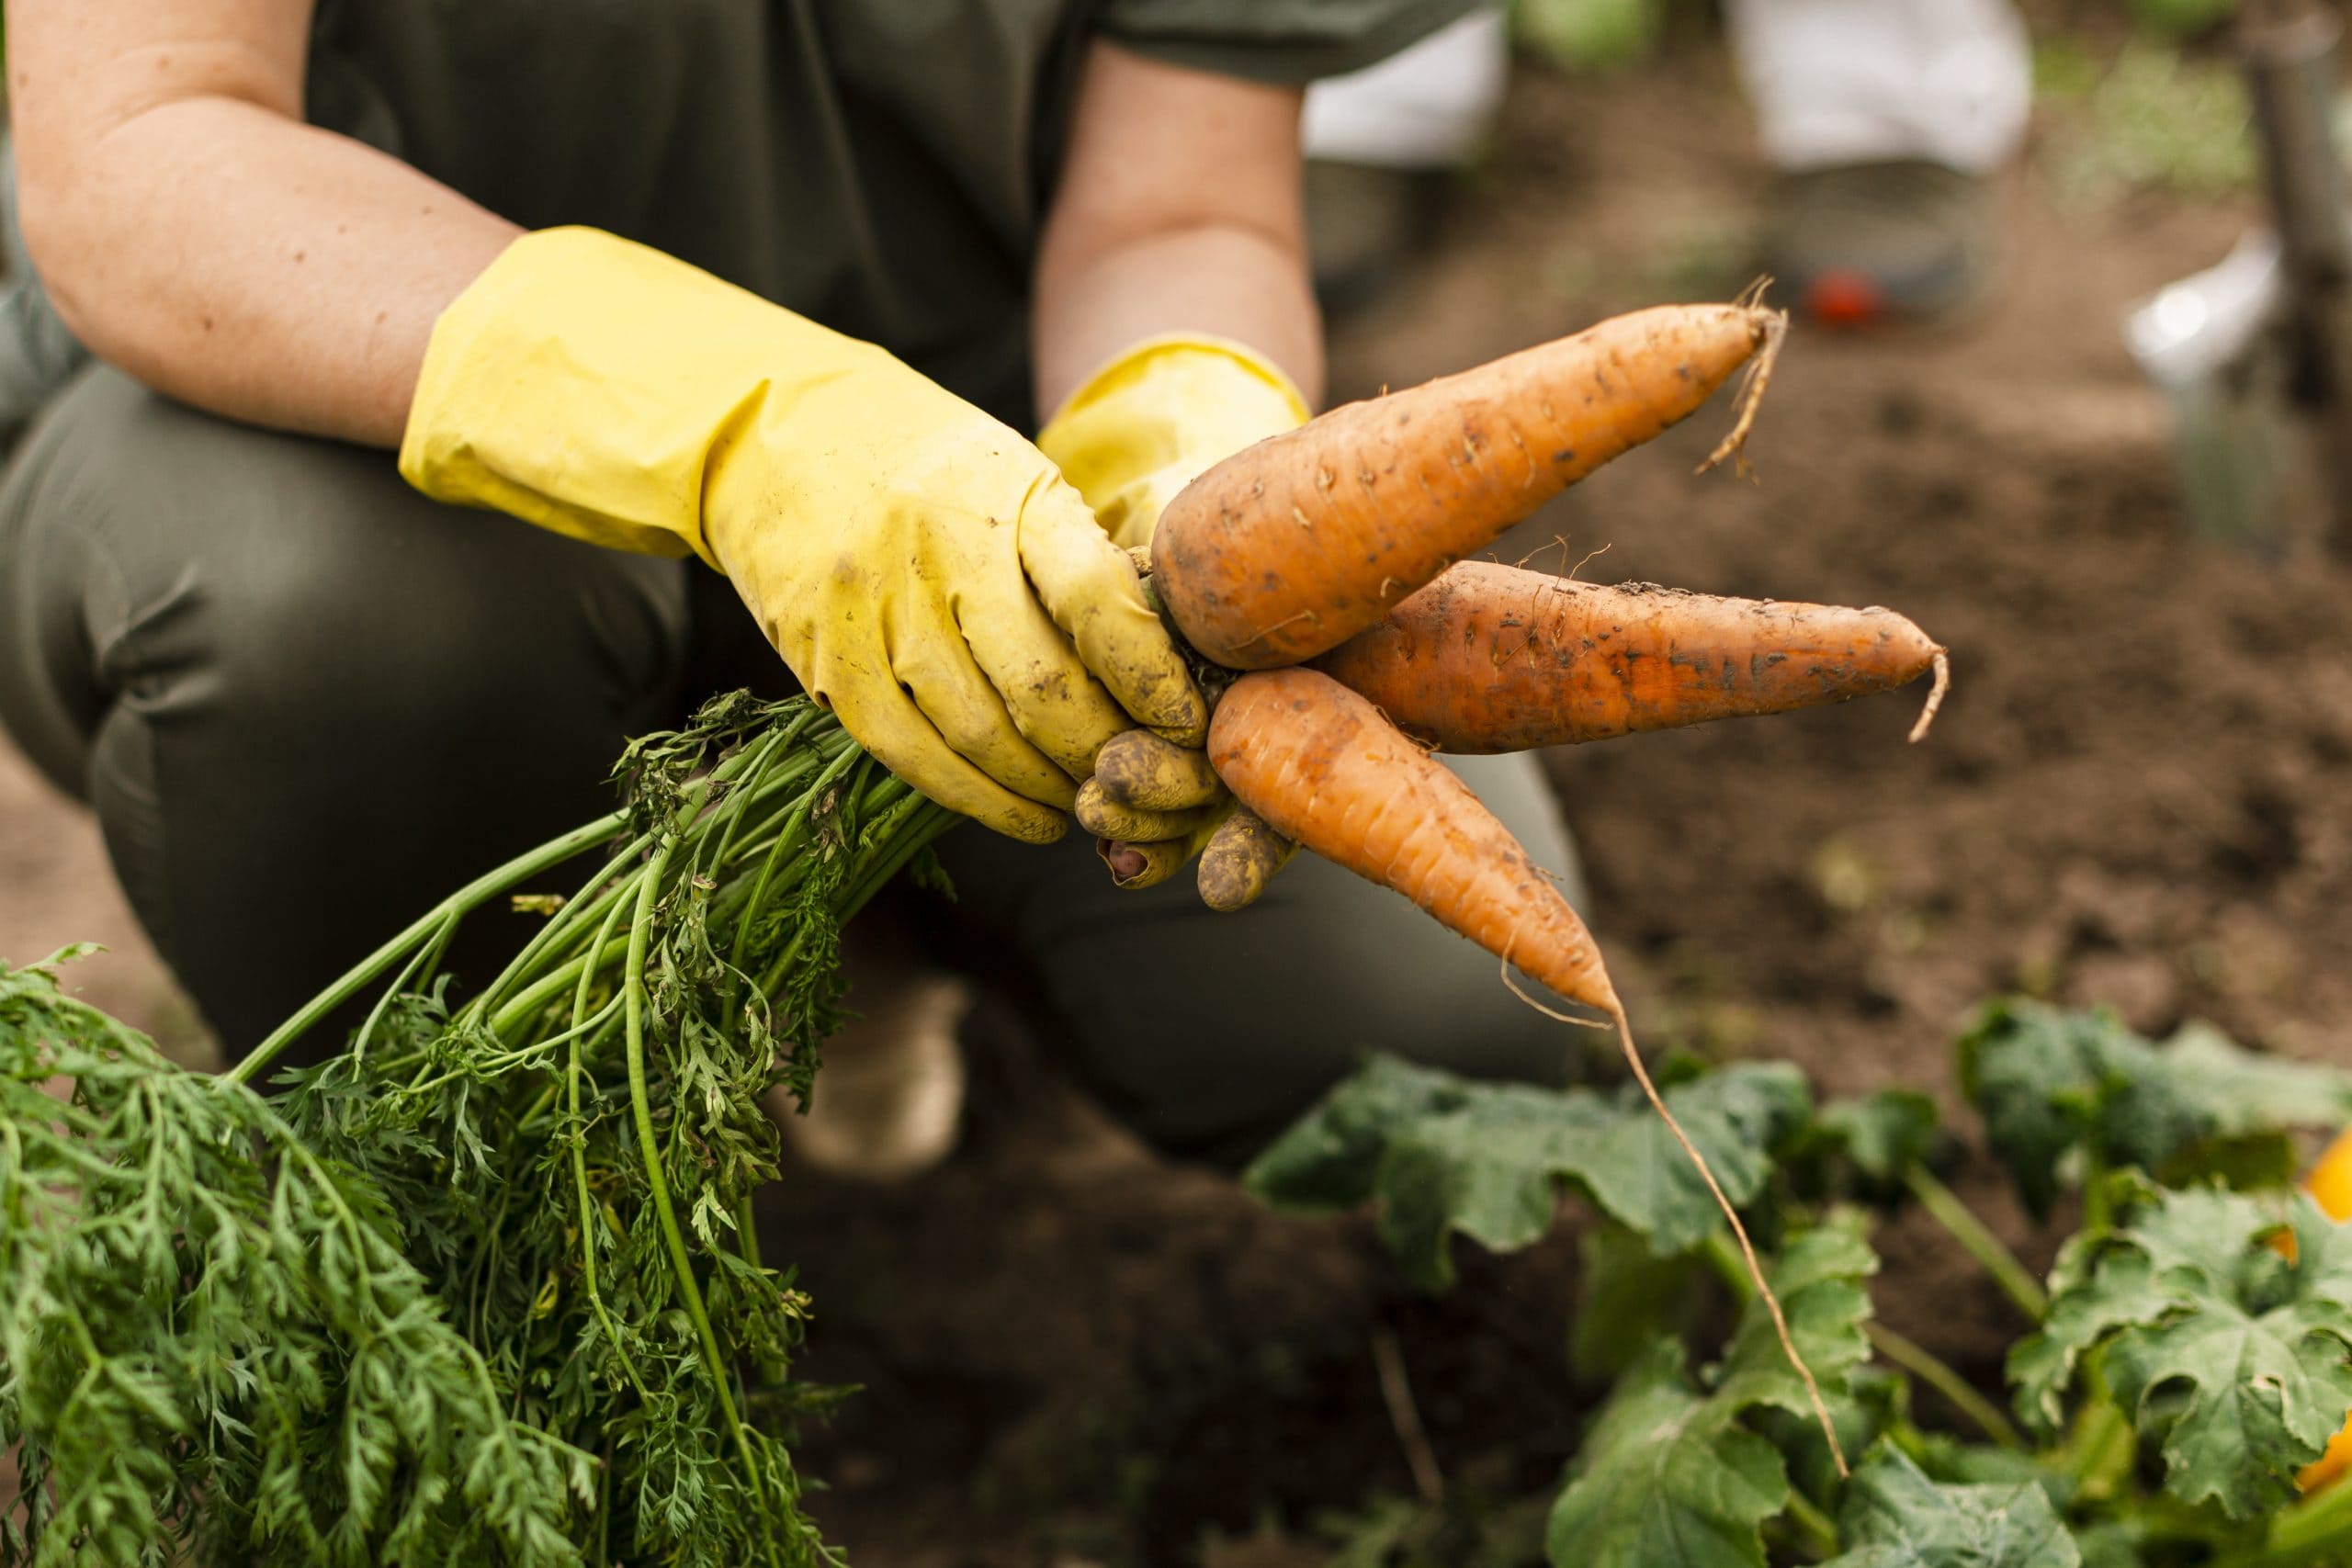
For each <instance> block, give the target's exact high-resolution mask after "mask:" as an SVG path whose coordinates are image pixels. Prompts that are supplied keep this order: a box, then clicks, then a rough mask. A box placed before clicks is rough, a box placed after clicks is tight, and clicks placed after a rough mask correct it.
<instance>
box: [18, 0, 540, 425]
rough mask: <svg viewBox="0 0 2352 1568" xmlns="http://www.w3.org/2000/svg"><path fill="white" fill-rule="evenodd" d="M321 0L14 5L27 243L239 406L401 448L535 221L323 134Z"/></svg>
mask: <svg viewBox="0 0 2352 1568" xmlns="http://www.w3.org/2000/svg"><path fill="white" fill-rule="evenodd" d="M311 4H312V0H108V3H107V4H106V5H103V6H92V5H88V4H86V3H85V0H7V29H8V93H9V110H10V119H11V121H12V125H13V130H14V132H15V140H16V152H17V188H18V197H19V199H20V201H21V203H22V209H23V218H24V224H25V239H26V243H27V244H28V246H29V248H30V249H31V251H32V254H33V260H34V263H35V265H38V266H39V267H40V273H41V277H42V281H43V282H44V283H45V284H47V286H48V288H49V291H50V294H51V298H52V299H55V301H56V302H57V305H58V308H59V310H60V312H61V313H62V315H63V316H64V318H65V321H66V324H67V325H68V326H70V327H72V328H73V329H74V333H75V334H76V335H77V336H79V337H80V338H81V339H82V341H83V342H84V343H85V344H88V345H89V346H90V347H91V348H92V349H93V350H95V351H96V353H97V354H99V355H102V356H103V357H105V358H107V359H109V360H111V361H113V362H114V363H116V364H117V365H119V366H121V367H123V368H124V369H126V370H128V371H130V373H131V374H132V375H134V376H137V377H138V378H141V380H143V381H146V382H148V383H149V384H150V385H152V386H154V387H157V388H159V389H162V390H164V391H166V392H170V393H172V394H173V395H175V396H176V397H179V398H181V399H183V400H187V401H188V402H192V403H195V404H198V405H199V406H201V407H204V408H208V409H211V410H214V411H215V412H220V413H225V414H229V415H232V416H233V417H236V418H241V419H246V420H251V421H253V422H254V423H263V424H271V425H277V426H280V427H282V428H286V429H290V430H300V431H307V432H314V433H317V434H329V435H339V436H344V437H346V438H349V439H352V440H356V441H364V442H369V443H373V444H376V445H379V446H390V445H393V444H395V443H397V442H398V440H399V439H400V434H401V425H402V423H403V422H404V419H405V416H406V413H407V410H408V401H409V396H410V393H411V391H412V390H413V388H414V385H415V381H416V371H417V367H418V365H419V363H420V362H421V360H422V359H423V356H424V344H425V341H426V339H427V338H428V337H429V336H430V335H431V333H432V329H433V323H434V321H435V319H436V318H437V317H438V316H439V315H440V313H441V310H442V309H443V307H445V306H446V305H447V304H448V302H449V301H450V300H451V299H454V298H456V297H457V295H458V293H459V292H460V291H461V290H462V289H463V288H465V286H466V285H467V284H468V283H469V282H470V281H471V280H472V279H473V277H474V276H476V275H477V274H479V273H480V272H481V269H482V268H483V267H484V266H487V265H489V264H490V262H491V260H492V258H493V257H495V256H496V255H497V254H498V253H499V252H500V251H501V250H503V248H504V247H505V246H506V244H507V243H508V242H509V241H510V240H512V239H513V238H514V236H515V233H516V232H517V231H516V230H515V228H514V227H513V226H512V225H511V224H508V223H506V222H504V221H503V220H500V219H498V218H496V217H493V216H492V214H490V213H488V212H485V211H483V210H482V209H481V208H479V207H476V206H475V205H473V204H472V203H471V202H469V201H468V200H466V199H465V198H464V197H460V196H458V195H457V194H456V193H455V192H454V191H451V190H449V189H448V188H447V186H442V185H440V184H438V183H437V182H435V181H434V180H431V179H428V178H426V177H425V176H424V175H422V174H420V173H418V172H417V171H416V170H414V169H413V168H411V167H409V166H408V165H407V164H402V163H400V162H399V161H397V160H396V159H393V158H390V157H387V156H385V155H384V154H383V153H380V152H375V151H373V150H372V149H370V148H368V147H365V146H362V145H361V144H360V143H358V142H356V141H350V140H348V139H346V138H344V137H340V136H336V135H334V134H332V133H330V132H327V131H323V130H317V129H315V128H313V127H311V126H309V125H306V124H304V123H303V120H302V84H303V74H304V70H305V66H306V62H307V59H308V55H309V38H310V23H311Z"/></svg>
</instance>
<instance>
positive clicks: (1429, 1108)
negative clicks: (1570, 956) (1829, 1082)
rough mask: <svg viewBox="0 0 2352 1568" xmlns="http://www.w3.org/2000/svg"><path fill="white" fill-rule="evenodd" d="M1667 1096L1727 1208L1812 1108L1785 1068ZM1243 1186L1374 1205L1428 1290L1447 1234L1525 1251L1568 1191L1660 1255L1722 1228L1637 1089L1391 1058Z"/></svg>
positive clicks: (1742, 1072)
mask: <svg viewBox="0 0 2352 1568" xmlns="http://www.w3.org/2000/svg"><path fill="white" fill-rule="evenodd" d="M1664 1092H1665V1096H1666V1101H1667V1103H1668V1105H1669V1106H1671V1107H1672V1108H1673V1111H1674V1113H1675V1115H1676V1117H1677V1118H1678V1119H1679V1121H1680V1122H1681V1123H1682V1126H1683V1130H1684V1131H1685V1132H1687V1133H1688V1134H1690V1136H1691V1142H1692V1143H1693V1144H1694V1145H1697V1146H1698V1147H1699V1148H1700V1149H1701V1150H1702V1152H1703V1153H1704V1154H1705V1155H1706V1157H1707V1161H1708V1163H1709V1165H1710V1166H1712V1167H1713V1169H1714V1173H1715V1179H1717V1180H1718V1181H1720V1182H1721V1183H1722V1184H1723V1188H1724V1192H1725V1194H1726V1195H1727V1196H1729V1197H1730V1199H1731V1201H1733V1202H1735V1203H1744V1202H1746V1201H1748V1200H1749V1199H1752V1198H1754V1197H1755V1196H1756V1194H1757V1193H1758V1191H1760V1190H1762V1189H1763V1185H1764V1180H1765V1178H1766V1177H1767V1175H1769V1174H1770V1169H1771V1159H1770V1150H1771V1148H1772V1146H1773V1145H1775V1144H1776V1143H1778V1142H1779V1141H1781V1139H1782V1138H1784V1137H1786V1136H1787V1134H1789V1133H1790V1132H1791V1131H1792V1130H1793V1129H1794V1128H1796V1127H1797V1126H1799V1125H1801V1124H1802V1123H1803V1122H1804V1118H1805V1115H1806V1112H1807V1111H1808V1110H1809V1109H1810V1105H1811V1099H1810V1096H1809V1094H1808V1093H1807V1091H1806V1089H1805V1085H1804V1078H1803V1077H1801V1076H1800V1075H1799V1074H1798V1073H1797V1072H1796V1070H1795V1069H1794V1068H1792V1067H1790V1066H1786V1065H1784V1064H1779V1063H1771V1064H1759V1063H1742V1064H1739V1065H1736V1066H1728V1067H1724V1068H1720V1069H1717V1070H1715V1071H1713V1072H1709V1073H1705V1074H1703V1075H1702V1076H1700V1077H1694V1078H1691V1079H1688V1080H1686V1081H1684V1082H1681V1083H1678V1084H1674V1085H1671V1086H1669V1087H1668V1089H1666V1090H1665V1091H1664ZM1244 1179H1245V1180H1246V1181H1247V1182H1248V1184H1249V1185H1250V1189H1251V1190H1253V1191H1255V1192H1257V1193H1258V1194H1259V1195H1260V1196H1261V1197H1262V1198H1264V1199H1265V1200H1267V1201H1269V1202H1272V1203H1275V1204H1278V1205H1282V1206H1286V1207H1295V1208H1316V1209H1330V1208H1345V1207H1349V1206H1351V1205H1353V1204H1356V1203H1360V1202H1363V1201H1366V1200H1372V1201H1377V1203H1378V1204H1379V1206H1380V1210H1381V1228H1382V1232H1383V1234H1384V1235H1385V1236H1386V1238H1387V1240H1388V1243H1389V1245H1390V1247H1392V1248H1393V1249H1394V1250H1395V1252H1396V1253H1397V1258H1399V1259H1400V1260H1401V1261H1402V1262H1403V1264H1404V1266H1405V1269H1406V1271H1407V1273H1408V1274H1409V1275H1410V1276H1411V1277H1412V1278H1413V1279H1414V1280H1416V1281H1418V1282H1419V1283H1420V1284H1422V1285H1424V1286H1426V1287H1428V1288H1430V1289H1432V1290H1437V1289H1442V1288H1443V1287H1444V1286H1446V1285H1448V1284H1450V1283H1452V1281H1453V1264H1452V1261H1451V1259H1450V1258H1448V1257H1447V1255H1446V1247H1447V1241H1448V1238H1449V1237H1450V1236H1451V1235H1453V1233H1455V1232H1457V1231H1458V1232H1460V1233H1461V1234H1463V1235H1467V1236H1469V1237H1470V1238H1471V1239H1473V1240H1475V1241H1476V1242H1478V1243H1479V1244H1480V1245H1482V1246H1484V1247H1488V1248H1490V1249H1492V1250H1495V1251H1498V1252H1507V1251H1510V1250H1512V1249H1514V1248H1518V1247H1526V1246H1528V1245H1529V1244H1530V1243H1532V1242H1533V1241H1535V1240H1536V1239H1537V1238H1538V1237H1540V1236H1542V1235H1544V1232H1545V1231H1546V1230H1547V1229H1549V1228H1550V1226H1551V1223H1552V1215H1553V1211H1554V1208H1555V1204H1556V1202H1557V1201H1558V1196H1559V1190H1560V1189H1561V1187H1562V1186H1563V1185H1566V1184H1574V1185H1576V1186H1577V1187H1579V1188H1581V1189H1582V1190H1584V1191H1585V1192H1587V1193H1588V1194H1589V1195H1590V1196H1591V1198H1592V1199H1593V1201H1595V1202H1596V1203H1598V1204H1599V1205H1600V1207H1601V1209H1602V1210H1604V1211H1605V1212H1606V1213H1609V1214H1610V1215H1611V1217H1612V1218H1614V1219H1616V1220H1617V1221H1619V1222H1620V1223H1622V1224H1624V1225H1625V1226H1627V1227H1628V1228H1629V1229H1631V1230H1634V1231H1635V1232H1637V1233H1639V1234H1640V1235H1643V1236H1645V1237H1646V1238H1647V1240H1648V1243H1649V1246H1650V1248H1651V1250H1652V1251H1653V1252H1655V1253H1657V1254H1658V1255H1659V1256H1668V1255H1672V1254H1675V1253H1679V1252H1682V1251H1685V1250H1687V1249H1688V1248H1690V1247H1692V1246H1693V1245H1695V1244H1696V1243H1697V1242H1699V1241H1700V1240H1702V1238H1703V1237H1705V1236H1706V1235H1707V1234H1708V1233H1709V1232H1710V1231H1711V1230H1713V1228H1714V1226H1715V1225H1716V1224H1719V1223H1721V1222H1720V1218H1719V1215H1718V1213H1717V1210H1716V1208H1715V1204H1714V1200H1713V1198H1712V1197H1711V1196H1709V1194H1708V1192H1707V1189H1706V1184H1705V1182H1704V1181H1703V1179H1702V1178H1701V1177H1700V1174H1699V1172H1698V1170H1697V1169H1696V1168H1693V1167H1692V1165H1691V1161H1690V1158H1689V1156H1687V1155H1685V1154H1684V1153H1683V1151H1682V1148H1681V1145H1679V1144H1678V1143H1677V1142H1676V1141H1675V1138H1674V1135H1673V1134H1672V1133H1671V1132H1670V1131H1669V1130H1668V1128H1667V1127H1666V1125H1665V1124H1664V1122H1661V1121H1659V1119H1658V1117H1657V1113H1656V1111H1653V1110H1652V1109H1651V1108H1650V1105H1649V1103H1648V1101H1646V1100H1644V1099H1643V1098H1642V1097H1641V1096H1640V1095H1639V1094H1638V1093H1636V1092H1634V1090H1633V1089H1631V1088H1630V1087H1629V1088H1627V1089H1621V1090H1619V1091H1616V1092H1614V1093H1601V1092H1600V1091H1597V1090H1594V1089H1534V1088H1531V1087H1529V1086H1526V1085H1523V1084H1491V1083H1477V1082H1473V1081H1471V1080H1469V1079H1465V1078H1458V1077H1453V1076H1452V1075H1450V1074H1446V1073H1441V1072H1437V1071H1435V1070H1433V1069H1430V1068H1427V1067H1416V1066H1409V1065H1408V1064H1406V1063H1403V1062H1400V1061H1397V1059H1395V1058H1394V1057H1387V1056H1375V1057H1374V1058H1373V1059H1372V1060H1371V1061H1369V1062H1367V1063H1366V1064H1365V1066H1363V1068H1362V1069H1361V1070H1360V1071H1358V1072H1357V1073H1356V1074H1355V1075H1354V1076H1353V1077H1350V1078H1349V1079H1348V1080H1347V1081H1346V1082H1344V1083H1342V1084H1340V1087H1339V1088H1338V1089H1334V1090H1333V1091H1332V1092H1331V1093H1330V1095H1329V1097H1327V1098H1326V1099H1325V1100H1324V1101H1323V1103H1322V1104H1320V1105H1319V1106H1317V1108H1316V1109H1315V1110H1314V1111H1310V1112H1308V1113H1307V1115H1306V1118H1305V1119H1304V1120H1302V1121H1300V1122H1298V1123H1297V1124H1296V1125H1295V1126H1294V1127H1292V1128H1291V1129H1290V1131H1289V1132H1287V1133H1285V1134H1283V1136H1282V1137H1281V1138H1279V1139H1277V1140H1276V1141H1275V1142H1274V1144H1273V1145H1272V1146H1270V1147H1269V1148H1268V1149H1267V1150H1266V1151H1265V1153H1264V1154H1262V1155H1261V1156H1259V1157H1258V1159H1257V1161H1256V1162H1255V1163H1254V1164H1253V1165H1251V1167H1250V1170H1249V1172H1248V1174H1247V1176H1246V1177H1245V1178H1244Z"/></svg>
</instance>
